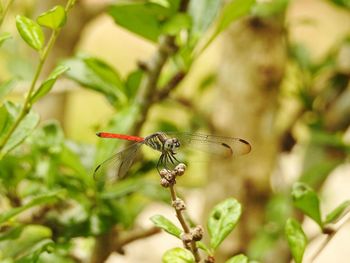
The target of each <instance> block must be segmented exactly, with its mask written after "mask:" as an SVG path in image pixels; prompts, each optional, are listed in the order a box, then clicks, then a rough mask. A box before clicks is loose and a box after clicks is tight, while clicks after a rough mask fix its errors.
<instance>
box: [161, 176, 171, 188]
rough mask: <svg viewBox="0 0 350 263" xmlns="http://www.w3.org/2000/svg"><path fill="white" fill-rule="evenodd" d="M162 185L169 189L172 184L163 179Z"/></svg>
mask: <svg viewBox="0 0 350 263" xmlns="http://www.w3.org/2000/svg"><path fill="white" fill-rule="evenodd" d="M160 185H161V186H163V187H165V188H167V187H169V185H170V183H169V181H168V180H167V179H165V178H162V179H160Z"/></svg>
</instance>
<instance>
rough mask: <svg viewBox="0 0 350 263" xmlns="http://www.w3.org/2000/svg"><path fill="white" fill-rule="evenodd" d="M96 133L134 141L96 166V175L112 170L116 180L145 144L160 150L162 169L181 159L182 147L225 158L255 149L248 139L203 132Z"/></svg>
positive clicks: (159, 161)
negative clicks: (179, 157) (138, 134)
mask: <svg viewBox="0 0 350 263" xmlns="http://www.w3.org/2000/svg"><path fill="white" fill-rule="evenodd" d="M96 135H97V136H98V137H101V138H108V139H120V140H126V141H129V142H133V143H132V144H131V145H130V146H128V147H126V148H125V149H123V150H121V151H119V152H117V153H116V154H115V155H113V156H112V157H110V158H109V159H107V160H105V161H104V162H102V163H101V164H99V165H98V166H97V167H96V168H95V171H94V178H97V177H99V174H101V173H102V174H108V176H107V177H112V178H114V179H115V180H117V179H120V178H123V177H125V176H126V174H127V172H128V170H129V169H130V167H131V166H132V164H133V162H134V160H135V157H136V155H137V152H138V151H139V149H140V148H141V146H143V145H146V146H148V147H150V148H152V149H153V150H155V151H158V152H160V157H159V159H158V163H157V170H158V172H159V168H160V167H162V168H165V169H168V170H170V169H171V168H172V167H174V166H175V165H176V164H178V163H180V161H179V160H178V159H177V158H176V154H177V153H178V152H179V151H181V150H182V149H188V148H189V149H195V150H199V151H202V152H207V153H209V154H212V155H215V156H219V157H222V158H229V157H236V156H240V155H244V154H247V153H249V152H250V151H251V145H250V144H249V142H247V141H246V140H243V139H240V138H233V137H225V136H216V135H206V134H199V133H187V132H183V133H181V132H156V133H153V134H151V135H148V136H146V137H139V136H132V135H125V134H118V133H110V132H98V133H96Z"/></svg>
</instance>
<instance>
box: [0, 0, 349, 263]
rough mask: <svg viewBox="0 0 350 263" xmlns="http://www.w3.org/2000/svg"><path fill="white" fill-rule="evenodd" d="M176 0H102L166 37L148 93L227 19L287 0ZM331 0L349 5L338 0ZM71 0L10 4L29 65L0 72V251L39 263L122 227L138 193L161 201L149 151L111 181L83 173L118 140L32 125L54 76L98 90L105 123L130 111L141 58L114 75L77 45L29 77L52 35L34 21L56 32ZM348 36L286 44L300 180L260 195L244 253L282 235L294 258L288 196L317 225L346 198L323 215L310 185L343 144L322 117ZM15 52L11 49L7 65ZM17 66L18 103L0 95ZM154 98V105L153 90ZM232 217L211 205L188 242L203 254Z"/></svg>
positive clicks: (141, 203) (338, 84) (9, 258)
mask: <svg viewBox="0 0 350 263" xmlns="http://www.w3.org/2000/svg"><path fill="white" fill-rule="evenodd" d="M183 2H186V1H180V0H165V1H138V2H135V3H131V2H126V3H122V4H112V5H111V6H109V8H108V11H107V12H108V14H109V15H110V16H111V17H112V18H113V19H114V21H115V22H116V23H117V24H118V25H119V26H122V27H123V28H125V29H127V30H129V31H131V32H132V33H134V34H136V35H138V36H141V37H143V38H145V39H147V40H150V41H151V42H152V43H154V44H155V45H159V43H160V42H161V41H160V40H161V39H163V38H164V37H169V36H170V37H172V38H173V39H174V40H175V41H174V44H175V46H176V48H175V51H174V53H172V54H171V55H170V57H169V58H168V61H166V63H165V65H164V68H163V71H162V72H161V74H160V76H159V79H158V80H157V82H156V87H155V92H156V93H157V94H158V92H159V93H161V92H162V87H167V84H169V83H171V82H172V81H174V76H179V75H177V74H179V73H181V74H187V72H189V71H190V70H191V67H192V65H193V62H194V61H196V59H197V58H198V56H199V55H200V54H201V53H202V52H203V51H204V50H205V49H206V48H207V47H208V45H209V44H210V43H211V42H212V41H213V40H214V39H215V38H216V37H217V35H218V34H219V33H220V32H222V31H223V30H225V29H226V28H227V27H228V26H229V25H230V24H231V22H233V21H235V20H237V19H239V18H241V17H243V16H246V15H249V14H254V15H255V16H259V17H260V18H271V17H272V18H274V17H275V16H276V15H281V14H284V13H285V11H286V9H287V8H288V4H289V1H287V0H276V1H271V2H269V3H259V4H255V1H247V0H233V1H228V3H226V4H224V1H220V0H216V1H214V0H205V1H200V0H199V1H198V0H193V1H190V2H189V3H188V6H187V11H186V8H185V9H183V10H182V9H181V8H183V6H182V4H183ZM331 2H333V3H335V4H337V5H338V6H340V7H342V8H349V4H348V2H347V1H331ZM73 4H74V1H67V5H68V7H66V8H64V7H62V6H56V7H53V8H52V9H50V10H48V11H45V12H42V13H41V14H40V15H39V16H38V17H37V20H36V21H35V20H32V19H30V18H28V17H26V16H24V15H21V14H19V15H18V16H17V18H16V26H17V29H18V33H19V35H20V36H21V37H22V39H23V40H24V41H25V43H27V45H28V46H29V47H31V48H33V49H34V50H36V51H38V52H37V57H38V61H39V67H38V68H37V69H36V71H35V72H32V71H31V70H32V69H31V68H30V70H28V71H26V70H23V72H20V71H21V70H19V69H17V71H18V75H15V74H14V75H15V76H13V77H11V78H9V79H1V84H0V100H1V106H0V146H1V147H0V149H1V155H0V194H1V202H0V209H1V215H0V250H1V253H0V260H1V261H4V262H48V261H47V260H48V259H49V260H50V261H52V262H74V260H75V258H74V255H73V251H74V249H75V238H85V239H86V240H88V239H89V238H97V237H101V236H103V235H104V234H106V233H108V232H110V231H111V230H112V229H114V228H115V227H116V226H117V227H118V230H119V231H121V232H123V233H128V231H129V230H130V229H132V228H133V227H134V223H135V220H136V217H137V215H138V214H139V213H140V212H141V211H142V210H143V209H144V208H145V207H146V206H147V205H148V204H149V203H150V202H152V201H160V202H167V203H168V202H169V199H170V198H169V196H168V194H167V193H166V191H164V189H161V188H160V186H159V185H158V182H157V181H155V178H154V177H152V178H153V179H152V178H145V177H147V175H148V174H149V173H150V171H153V170H154V167H155V164H156V160H153V159H152V160H151V159H148V158H147V156H146V155H141V156H140V157H139V160H141V161H142V165H141V164H140V163H141V162H139V163H138V164H136V165H134V166H133V167H132V170H131V171H130V176H129V177H128V178H126V179H125V180H123V181H120V182H118V184H111V185H108V184H106V183H105V182H104V181H103V180H97V181H94V180H93V178H92V172H93V169H94V167H95V165H96V164H98V163H100V162H101V161H103V160H104V159H106V158H107V157H109V156H110V155H111V154H112V153H113V152H115V149H118V148H119V147H120V146H121V142H119V141H113V142H111V141H107V140H101V141H99V143H98V144H97V145H96V146H91V145H88V146H87V145H81V144H78V143H76V142H73V141H70V140H68V139H66V138H65V135H64V132H63V130H62V128H61V127H60V124H59V123H58V122H57V121H55V120H53V121H47V122H43V123H40V125H39V115H38V114H37V113H36V112H35V111H34V110H33V109H32V105H33V104H36V103H38V101H40V100H41V99H43V98H44V97H45V96H46V95H47V94H48V93H49V92H50V90H51V89H52V87H53V85H54V84H55V82H56V80H57V79H58V78H59V77H61V75H62V74H65V76H66V77H68V78H70V79H72V80H74V81H76V82H77V83H79V84H80V85H82V86H83V87H84V88H86V89H90V90H93V91H95V92H98V93H100V94H101V95H102V96H104V97H105V98H106V99H107V101H108V102H109V103H110V105H111V106H112V107H113V109H114V110H115V112H116V113H115V114H114V115H113V116H112V118H111V119H110V120H109V122H108V124H107V127H106V129H108V130H109V131H111V132H118V133H127V132H128V131H129V130H130V129H132V128H133V127H134V125H135V121H136V120H137V119H138V118H139V115H140V108H139V107H140V106H139V104H138V102H139V97H138V96H139V94H140V87H141V86H142V81H143V80H144V79H145V77H146V74H147V67H146V69H145V68H143V67H142V66H140V67H137V68H135V69H134V70H132V71H131V72H130V73H129V74H128V75H127V76H126V77H125V78H122V77H121V75H120V74H119V72H118V71H117V70H116V69H114V68H113V67H112V66H110V65H108V64H107V63H106V62H104V61H102V60H101V59H99V58H96V57H93V56H91V55H89V54H77V55H76V56H74V57H70V58H67V59H65V60H63V61H62V63H61V64H59V65H57V66H56V68H55V69H54V70H53V71H52V73H51V74H49V75H48V76H47V77H46V78H44V79H45V80H44V81H43V82H42V83H41V84H39V85H36V80H37V77H38V75H39V74H40V72H41V66H42V64H43V63H44V60H42V59H43V58H44V57H45V56H46V52H47V51H48V50H49V48H50V47H51V46H52V45H53V44H54V41H51V40H45V39H46V37H45V36H46V35H44V33H43V28H42V27H46V28H47V29H50V30H51V32H52V33H53V35H55V34H58V33H59V31H60V29H61V27H63V26H67V27H69V19H67V18H69V12H68V11H69V8H71V7H72V6H73ZM0 7H1V8H0V12H1V17H5V15H4V10H5V9H4V8H2V7H3V6H2V5H0ZM1 22H2V21H1ZM50 39H52V38H50ZM7 41H13V40H12V39H11V34H9V33H5V32H4V33H0V45H1V44H4V43H6V42H7ZM287 41H288V39H287ZM19 45H21V44H19ZM348 45H349V39H345V40H344V41H343V42H341V43H339V44H338V45H337V46H336V47H334V48H333V49H332V50H331V52H330V53H329V55H328V56H326V57H325V58H324V59H322V60H321V61H319V62H317V63H316V62H314V61H312V60H311V58H310V55H309V51H308V50H307V49H306V48H305V47H303V46H302V45H300V44H298V43H289V42H288V43H286V50H287V52H288V56H289V66H290V67H292V68H293V69H294V71H293V73H294V74H295V75H296V78H297V79H298V81H297V82H296V83H294V85H293V89H292V91H291V93H293V95H294V97H293V99H295V100H296V101H298V103H299V105H300V114H299V115H298V117H297V118H296V120H295V122H294V123H293V124H292V125H291V128H290V130H289V131H288V132H289V135H290V137H292V138H293V140H294V142H293V143H292V144H293V145H294V144H295V143H297V144H298V143H300V142H299V141H298V140H299V138H298V136H297V135H295V134H294V133H295V132H294V128H295V127H296V126H297V125H300V124H301V125H303V126H304V127H306V128H307V130H308V132H309V134H310V138H311V139H310V140H309V142H308V144H307V145H304V147H305V149H306V154H305V160H304V164H303V165H304V166H303V170H302V172H301V174H300V180H301V181H302V182H303V183H300V184H296V185H295V186H294V188H293V189H291V192H292V198H291V196H290V193H289V191H288V193H287V194H285V193H278V194H276V195H274V196H272V197H271V198H270V200H269V202H268V203H267V205H266V221H267V223H268V226H270V227H266V228H262V230H261V231H259V232H258V233H257V235H256V237H255V238H254V240H253V241H252V242H251V243H250V244H247V247H248V248H247V252H248V254H249V257H250V258H255V259H261V258H263V257H264V254H266V253H267V252H268V251H269V250H271V249H273V248H274V246H275V245H276V243H277V242H278V241H279V240H280V239H281V236H284V235H286V237H287V238H286V239H287V241H288V243H289V245H290V251H291V254H292V256H293V257H294V260H295V261H296V262H301V260H302V257H303V253H304V250H305V247H306V245H307V239H306V237H305V234H304V233H303V230H302V228H301V227H300V223H298V222H297V221H296V220H295V219H288V220H287V218H288V217H290V216H291V214H292V204H294V205H295V207H296V208H298V209H300V210H301V211H302V212H303V214H305V215H308V216H309V217H310V218H311V219H313V220H314V221H315V222H316V223H317V224H318V225H319V226H320V227H321V229H322V230H325V226H326V225H327V224H329V223H332V222H335V221H337V220H338V219H339V218H340V217H341V216H342V215H343V214H344V213H345V212H346V211H347V210H348V208H349V201H345V202H344V203H342V204H340V205H339V206H338V207H337V208H335V209H334V210H333V211H332V212H331V213H329V214H328V215H326V216H325V218H323V217H322V212H321V211H320V208H319V205H320V199H319V196H318V193H317V190H318V189H319V187H320V186H321V185H322V184H323V182H324V181H325V180H326V179H327V177H328V175H329V174H330V172H331V171H333V170H334V169H335V168H336V167H338V165H339V164H342V163H344V161H345V160H346V158H348V154H349V151H350V147H349V145H348V144H346V143H345V142H344V139H343V136H344V133H345V131H346V129H347V128H348V126H349V119H348V118H347V119H346V118H345V120H343V119H340V120H338V119H336V118H334V116H333V115H331V116H330V115H329V113H332V112H336V113H338V112H339V111H340V109H342V110H343V108H344V107H345V111H344V110H343V111H341V112H343V113H344V112H345V113H349V116H350V110H349V103H348V104H346V105H345V106H344V105H343V103H342V100H341V99H342V97H343V96H345V95H346V92H347V90H348V85H349V71H345V72H344V70H343V69H342V68H340V65H339V63H338V61H337V59H338V56H339V52H340V50H341V49H342V48H343V47H344V46H348ZM19 61H21V58H19V59H18V60H17V63H20V62H19ZM10 63H15V62H13V61H9V64H10ZM23 64H24V63H23ZM40 65H41V66H40ZM9 67H11V65H10V66H9ZM12 67H14V68H17V67H16V66H12ZM14 72H15V73H16V71H14ZM32 73H33V74H32ZM181 74H180V75H181ZM24 75H30V76H31V77H32V80H33V83H34V84H33V86H32V88H31V87H29V88H28V95H27V97H26V98H27V99H26V100H25V102H24V103H23V104H19V103H15V102H12V101H10V100H8V98H7V95H8V94H9V93H10V92H11V90H12V88H13V86H14V83H16V81H17V79H18V78H20V77H23V76H24ZM320 78H321V79H322V82H321V83H322V84H321V87H319V85H320V84H319V83H320V82H319V79H320ZM214 80H215V75H209V76H206V78H205V79H204V80H203V81H202V83H200V85H199V87H198V94H199V95H201V94H203V93H204V92H205V91H206V89H207V87H208V86H209V84H210V83H212V82H213V81H214ZM153 99H154V98H151V100H153ZM153 102H154V101H153ZM156 102H157V103H159V104H162V100H161V99H160V100H159V101H156ZM340 103H341V105H340ZM185 104H186V103H185ZM346 107H347V108H346ZM142 114H143V113H142ZM192 114H193V113H192ZM190 115H191V114H190ZM193 115H194V114H193ZM335 116H336V117H338V115H337V114H336V115H335ZM203 123H205V118H202V119H200V120H199V118H198V116H192V118H191V117H190V123H185V124H183V126H182V127H179V126H178V125H176V124H174V123H173V122H167V121H162V120H157V121H156V123H155V124H154V126H155V128H158V129H159V130H170V129H175V128H180V129H181V130H190V129H191V128H193V127H194V128H197V127H198V126H200V125H202V124H203ZM290 137H288V138H290ZM282 144H283V143H282ZM282 150H290V149H282ZM313 188H314V189H316V190H312V189H313ZM291 199H293V201H292V200H291ZM240 215H241V205H240V204H239V203H238V201H236V200H235V199H233V198H232V199H227V200H225V201H223V202H222V203H220V204H218V205H217V206H216V207H214V209H213V210H212V213H211V214H210V215H209V218H208V224H207V228H208V231H209V234H210V242H209V243H210V246H209V247H207V246H206V245H205V244H204V243H200V242H198V247H199V248H200V249H201V250H203V251H204V252H205V253H207V254H208V255H209V256H212V255H213V254H214V251H215V250H216V249H217V248H218V247H219V245H220V244H221V242H223V240H224V239H225V238H226V237H227V235H228V234H229V233H231V231H232V230H233V229H234V228H235V226H236V224H238V223H239V218H240ZM152 221H153V223H154V224H155V225H156V226H158V227H160V228H162V229H164V230H165V231H167V232H169V233H170V234H172V235H174V236H176V237H177V238H179V237H180V232H179V231H180V230H179V229H178V228H177V227H175V226H174V224H173V223H172V222H171V221H170V220H168V219H166V218H165V217H163V216H159V215H158V216H153V217H152ZM286 222H287V223H286ZM110 252H111V251H110ZM162 260H163V262H175V261H174V260H178V261H176V262H194V259H193V255H192V254H191V253H189V252H188V250H185V249H182V248H174V249H171V250H169V251H167V252H166V253H165V254H164V256H163V259H162ZM227 262H230V263H232V262H248V258H247V257H246V256H244V255H237V256H235V257H232V258H231V259H229V260H228V261H227Z"/></svg>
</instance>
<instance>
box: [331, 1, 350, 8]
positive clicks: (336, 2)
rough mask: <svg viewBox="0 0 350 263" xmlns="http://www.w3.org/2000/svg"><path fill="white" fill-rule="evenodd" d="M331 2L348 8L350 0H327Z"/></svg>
mask: <svg viewBox="0 0 350 263" xmlns="http://www.w3.org/2000/svg"><path fill="white" fill-rule="evenodd" d="M329 1H330V2H331V3H333V4H335V5H337V6H340V7H345V8H350V0H329Z"/></svg>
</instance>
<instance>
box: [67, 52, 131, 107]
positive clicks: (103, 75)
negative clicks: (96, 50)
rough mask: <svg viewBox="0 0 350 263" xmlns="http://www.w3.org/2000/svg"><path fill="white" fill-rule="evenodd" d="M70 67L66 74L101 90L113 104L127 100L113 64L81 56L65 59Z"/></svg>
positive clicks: (85, 84) (83, 83)
mask: <svg viewBox="0 0 350 263" xmlns="http://www.w3.org/2000/svg"><path fill="white" fill-rule="evenodd" d="M63 64H64V65H66V66H67V67H69V68H70V70H69V71H68V72H67V73H66V75H67V76H68V77H69V78H71V79H73V80H75V81H77V82H78V83H80V84H81V85H83V86H84V87H86V88H89V89H92V90H95V91H98V92H101V93H102V94H104V95H105V96H106V97H107V99H108V100H109V102H110V103H111V104H112V105H114V106H115V105H117V104H124V103H126V102H127V100H128V99H127V97H126V95H125V91H124V90H125V87H124V85H123V82H122V81H121V78H120V76H119V74H118V72H116V71H115V70H114V69H113V68H112V67H111V66H109V65H108V64H106V63H105V62H103V61H102V60H99V59H97V58H93V57H89V56H83V55H81V56H79V57H75V58H71V59H68V60H65V61H64V62H63Z"/></svg>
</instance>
